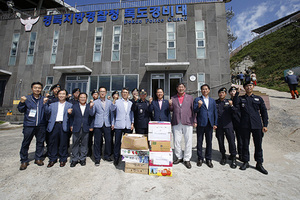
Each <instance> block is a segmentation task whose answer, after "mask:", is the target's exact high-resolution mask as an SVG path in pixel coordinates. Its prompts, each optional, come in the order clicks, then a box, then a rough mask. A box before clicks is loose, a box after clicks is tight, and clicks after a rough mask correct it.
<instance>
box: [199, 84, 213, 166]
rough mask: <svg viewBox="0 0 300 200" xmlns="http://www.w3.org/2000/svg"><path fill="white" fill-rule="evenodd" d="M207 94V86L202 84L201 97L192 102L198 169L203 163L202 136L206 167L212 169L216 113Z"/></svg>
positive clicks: (208, 88) (211, 99)
mask: <svg viewBox="0 0 300 200" xmlns="http://www.w3.org/2000/svg"><path fill="white" fill-rule="evenodd" d="M209 92H210V87H209V85H207V84H204V85H202V86H201V93H202V96H200V97H197V98H196V99H195V100H194V112H195V113H197V154H198V162H197V166H199V167H200V166H202V163H203V156H202V143H203V136H204V135H205V141H206V149H205V160H206V164H207V166H208V167H210V168H213V164H212V162H211V154H212V134H213V130H216V129H217V125H218V123H217V121H218V113H217V107H216V101H215V100H214V99H213V98H210V97H209V96H208V95H209Z"/></svg>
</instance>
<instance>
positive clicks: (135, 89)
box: [131, 88, 139, 93]
mask: <svg viewBox="0 0 300 200" xmlns="http://www.w3.org/2000/svg"><path fill="white" fill-rule="evenodd" d="M134 91H137V92H138V91H139V90H138V89H137V88H134V89H133V90H131V93H133V92H134Z"/></svg>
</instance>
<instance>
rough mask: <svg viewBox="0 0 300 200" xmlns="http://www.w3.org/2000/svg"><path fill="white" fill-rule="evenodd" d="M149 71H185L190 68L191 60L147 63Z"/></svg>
mask: <svg viewBox="0 0 300 200" xmlns="http://www.w3.org/2000/svg"><path fill="white" fill-rule="evenodd" d="M145 66H146V70H147V71H178V70H180V71H185V70H187V69H188V68H189V66H190V62H166V63H162V62H158V63H145Z"/></svg>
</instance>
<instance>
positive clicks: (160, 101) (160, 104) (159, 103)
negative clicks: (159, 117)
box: [158, 99, 163, 110]
mask: <svg viewBox="0 0 300 200" xmlns="http://www.w3.org/2000/svg"><path fill="white" fill-rule="evenodd" d="M162 103H163V99H162V100H158V105H159V109H160V110H161V106H162Z"/></svg>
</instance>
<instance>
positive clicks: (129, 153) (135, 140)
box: [121, 134, 149, 174]
mask: <svg viewBox="0 0 300 200" xmlns="http://www.w3.org/2000/svg"><path fill="white" fill-rule="evenodd" d="M121 155H122V161H125V172H126V173H137V174H148V168H149V146H148V141H147V137H146V136H144V135H140V134H125V135H124V136H123V140H122V146H121Z"/></svg>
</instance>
